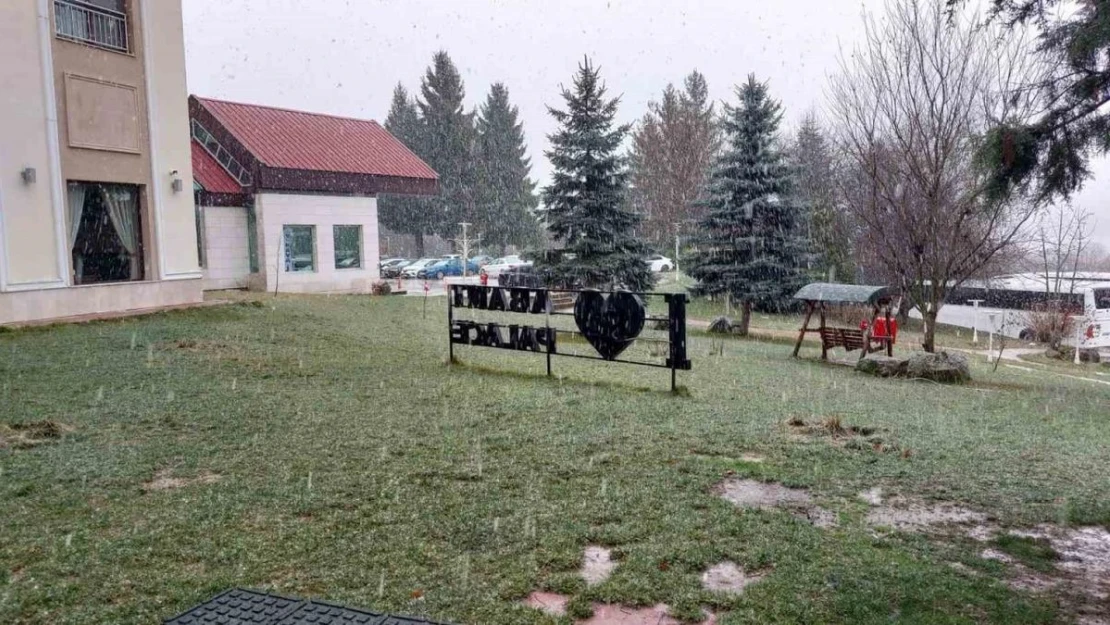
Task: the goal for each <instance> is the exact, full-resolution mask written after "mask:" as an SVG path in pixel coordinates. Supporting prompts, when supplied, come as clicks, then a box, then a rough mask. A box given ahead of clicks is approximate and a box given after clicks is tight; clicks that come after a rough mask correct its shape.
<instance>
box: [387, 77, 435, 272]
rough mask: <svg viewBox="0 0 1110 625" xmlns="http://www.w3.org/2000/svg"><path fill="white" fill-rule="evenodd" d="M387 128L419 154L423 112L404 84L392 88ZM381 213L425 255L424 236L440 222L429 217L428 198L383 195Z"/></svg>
mask: <svg viewBox="0 0 1110 625" xmlns="http://www.w3.org/2000/svg"><path fill="white" fill-rule="evenodd" d="M385 129H386V130H388V131H389V133H390V134H392V135H393V136H394V137H396V138H397V139H398V140H399V141H400V142H401V143H404V144H405V146H406V147H408V148H409V149H410V150H412V151H413V152H416V153H417V154H418V155H419V150H420V147H421V146H422V133H421V130H422V128H421V123H420V114H419V113H418V112H417V110H416V101H415V100H413V99H412V98H411V97H409V94H408V91H406V90H405V88H404V87H403V86H402V85H401V84H398V85H397V87H396V88H394V90H393V102H392V104H390V107H389V115H388V116H387V117H386V118H385ZM378 215H379V217H381V221H382V225H384V226H385V227H386V228H389V229H390V230H392V231H394V232H397V233H398V234H409V235H412V236H413V239H414V240H415V242H416V253H417V255H419V256H424V235H425V234H431V233H433V232H434V231H435V228H436V225H437V224H435V223H434V222H432V221H431V219H430V218H431V217H432V216H433V215H434V213H433V212H432V210H431V208H430V207H429V205H428V200H427V199H424V198H418V197H406V196H395V195H383V196H381V198H380V199H379V200H378Z"/></svg>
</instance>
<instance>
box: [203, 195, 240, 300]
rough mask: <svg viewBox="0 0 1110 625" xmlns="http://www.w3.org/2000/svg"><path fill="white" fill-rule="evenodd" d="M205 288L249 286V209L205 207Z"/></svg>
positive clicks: (207, 289) (208, 289)
mask: <svg viewBox="0 0 1110 625" xmlns="http://www.w3.org/2000/svg"><path fill="white" fill-rule="evenodd" d="M204 253H205V266H204V290H206V291H212V290H219V289H245V288H247V279H248V277H249V276H250V257H249V251H248V246H247V209H245V208H243V207H241V206H205V207H204Z"/></svg>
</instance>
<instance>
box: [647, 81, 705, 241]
mask: <svg viewBox="0 0 1110 625" xmlns="http://www.w3.org/2000/svg"><path fill="white" fill-rule="evenodd" d="M715 117H716V116H715V114H714V111H713V105H712V104H711V103H710V102H709V87H708V85H707V84H706V82H705V77H704V76H702V75H701V74H700V73H699V72H697V71H694V72H691V73H690V75H689V76H687V77H686V81H685V89H684V90H683V91H682V92H679V91H678V90H677V89H675V87H674V85H667V88H666V89H664V90H663V98H662V100H660V101H659V102H651V103H649V104H648V112H647V114H646V115H644V118H643V120H642V121H641V122H640V124H639V126H638V127H637V128H636V130H635V131H634V132H633V133H632V151H631V154H630V170H631V181H630V182H631V189H630V196H631V202H632V206H633V209H634V210H636V211H637V212H639V213H640V214H641V215H643V216H644V228H643V229H644V236H645V238H647V239H648V240H649V241H651V242H652V243H654V244H655V245H656V246H657V247H658V248H660V249H666V248H668V247H669V244H670V243H671V242H672V241H674V236H675V234H676V233H677V230H676V229H677V228H679V227H680V225H681V223H683V222H694V221H697V220H699V219H700V218H701V216H702V212H701V210H700V206H701V205H700V204H699V202H698V200H699V199H700V198H701V195H702V192H703V190H704V187H705V182H706V179H707V178H708V176H709V171H710V168H711V166H712V163H713V156H714V154H716V151H717V149H718V138H717V134H718V133H717V123H716V120H715Z"/></svg>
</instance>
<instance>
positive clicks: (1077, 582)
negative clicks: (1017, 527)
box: [1011, 525, 1110, 603]
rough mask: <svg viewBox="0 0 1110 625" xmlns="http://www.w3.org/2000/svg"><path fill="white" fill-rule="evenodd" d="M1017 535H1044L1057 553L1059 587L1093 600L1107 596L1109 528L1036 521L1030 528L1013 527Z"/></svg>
mask: <svg viewBox="0 0 1110 625" xmlns="http://www.w3.org/2000/svg"><path fill="white" fill-rule="evenodd" d="M1011 533H1012V534H1015V535H1017V536H1027V537H1030V538H1043V539H1045V540H1047V541H1048V542H1049V544H1050V545H1052V549H1053V550H1055V551H1056V553H1058V554H1059V560H1058V561H1056V562H1055V563H1054V564H1055V567H1056V569H1057V570H1058V571H1059V572H1060V575H1059V577H1060V578H1061V582H1062V588H1066V589H1067V590H1068V591H1070V594H1073V595H1076V596H1083V597H1087V598H1088V599H1089V600H1091V601H1093V602H1103V603H1104V602H1106V601H1107V600H1108V599H1110V531H1107V530H1106V529H1105V528H1102V527H1073V528H1062V527H1058V526H1055V525H1039V526H1037V527H1036V528H1034V529H1033V530H1030V531H1013V532H1011Z"/></svg>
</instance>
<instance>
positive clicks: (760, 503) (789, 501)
mask: <svg viewBox="0 0 1110 625" xmlns="http://www.w3.org/2000/svg"><path fill="white" fill-rule="evenodd" d="M715 490H716V493H717V494H718V495H719V496H721V497H723V498H724V499H725V500H726V501H729V502H731V503H732V504H734V505H736V506H739V507H741V508H755V509H760V510H771V509H774V508H805V507H808V506H809V505H810V504H812V503H813V498H812V497H810V495H809V493H808V492H806V491H805V490H802V489H800V488H789V487H787V486H783V485H782V484H776V483H774V482H759V481H756V480H738V479H727V480H725V481H723V482H721V483H720V484H718V485H717V486H716V488H715Z"/></svg>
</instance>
